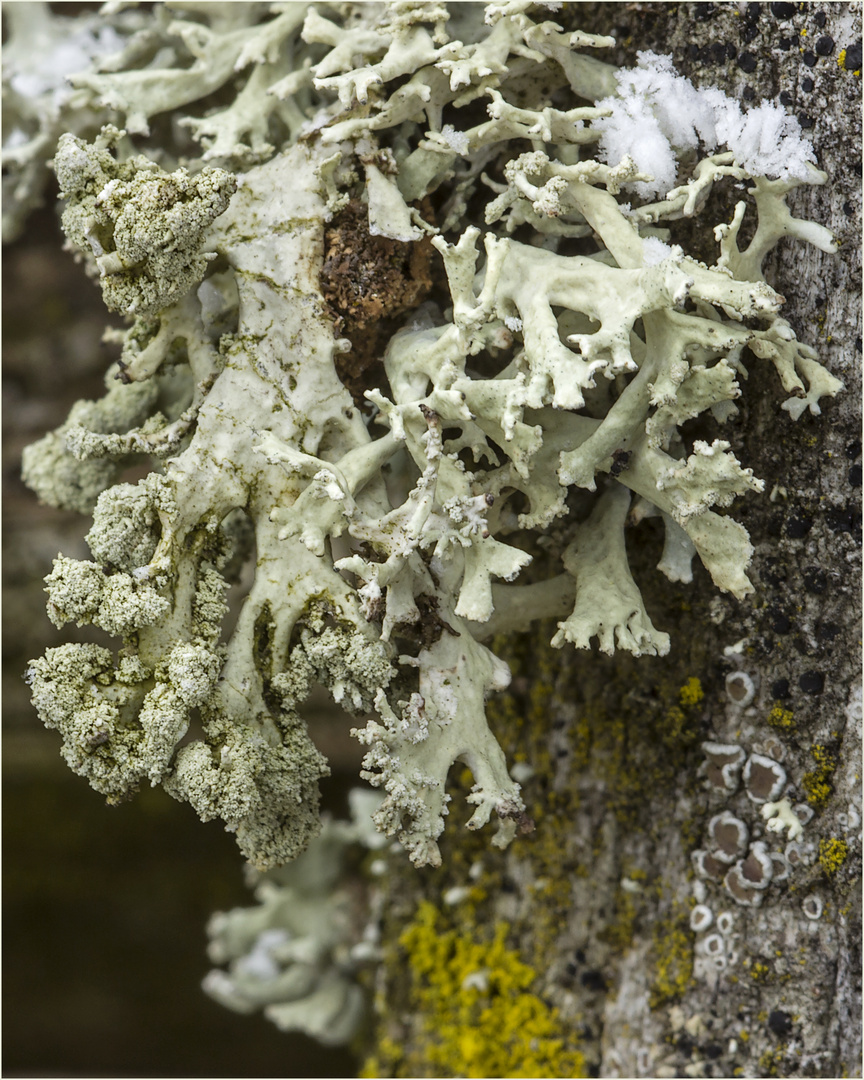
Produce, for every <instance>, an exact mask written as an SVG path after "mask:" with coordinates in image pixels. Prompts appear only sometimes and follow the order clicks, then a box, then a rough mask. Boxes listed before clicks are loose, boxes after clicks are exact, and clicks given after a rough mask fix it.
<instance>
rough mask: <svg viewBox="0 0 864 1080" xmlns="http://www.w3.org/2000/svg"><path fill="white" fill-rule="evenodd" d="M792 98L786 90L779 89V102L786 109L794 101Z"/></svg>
mask: <svg viewBox="0 0 864 1080" xmlns="http://www.w3.org/2000/svg"><path fill="white" fill-rule="evenodd" d="M794 100H795V99H794V98H793V97H792V95H791V94H790V93H789V91H788V90H781V91H780V104H781V105H784V106H785V107H786V108H787V109H788V108H790V107H791V106H792V104H793V102H794Z"/></svg>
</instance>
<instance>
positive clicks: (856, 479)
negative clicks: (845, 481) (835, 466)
mask: <svg viewBox="0 0 864 1080" xmlns="http://www.w3.org/2000/svg"><path fill="white" fill-rule="evenodd" d="M849 483H850V484H851V485H852V487H856V488H860V487H861V462H860V461H859V462H858V464H857V465H853V466H852V468H851V469H850V470H849Z"/></svg>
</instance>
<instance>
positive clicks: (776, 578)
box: [762, 531, 786, 586]
mask: <svg viewBox="0 0 864 1080" xmlns="http://www.w3.org/2000/svg"><path fill="white" fill-rule="evenodd" d="M774 535H776V536H779V535H780V533H779V531H778V532H777V533H775V534H774ZM762 580H763V581H764V582H765V584H766V585H774V586H777V585H782V584H783V582H784V581H785V580H786V571H785V570H784V569H783V567H782V566H781V565H780V560H779V559H775V558H773V557H770V558H767V559H766V560H765V569H764V570H763V571H762Z"/></svg>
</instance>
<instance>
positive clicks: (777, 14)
mask: <svg viewBox="0 0 864 1080" xmlns="http://www.w3.org/2000/svg"><path fill="white" fill-rule="evenodd" d="M771 14H772V15H773V16H774V18H775V19H791V18H792V16H793V15H794V14H795V5H794V4H772V5H771Z"/></svg>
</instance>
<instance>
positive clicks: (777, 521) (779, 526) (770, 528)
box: [765, 514, 783, 536]
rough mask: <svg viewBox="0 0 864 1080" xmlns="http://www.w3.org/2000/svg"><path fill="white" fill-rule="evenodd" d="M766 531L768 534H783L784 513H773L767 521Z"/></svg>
mask: <svg viewBox="0 0 864 1080" xmlns="http://www.w3.org/2000/svg"><path fill="white" fill-rule="evenodd" d="M765 532H766V534H767V535H768V536H782V535H783V515H782V514H772V515H771V517H769V518H768V520H767V521H766V522H765Z"/></svg>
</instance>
